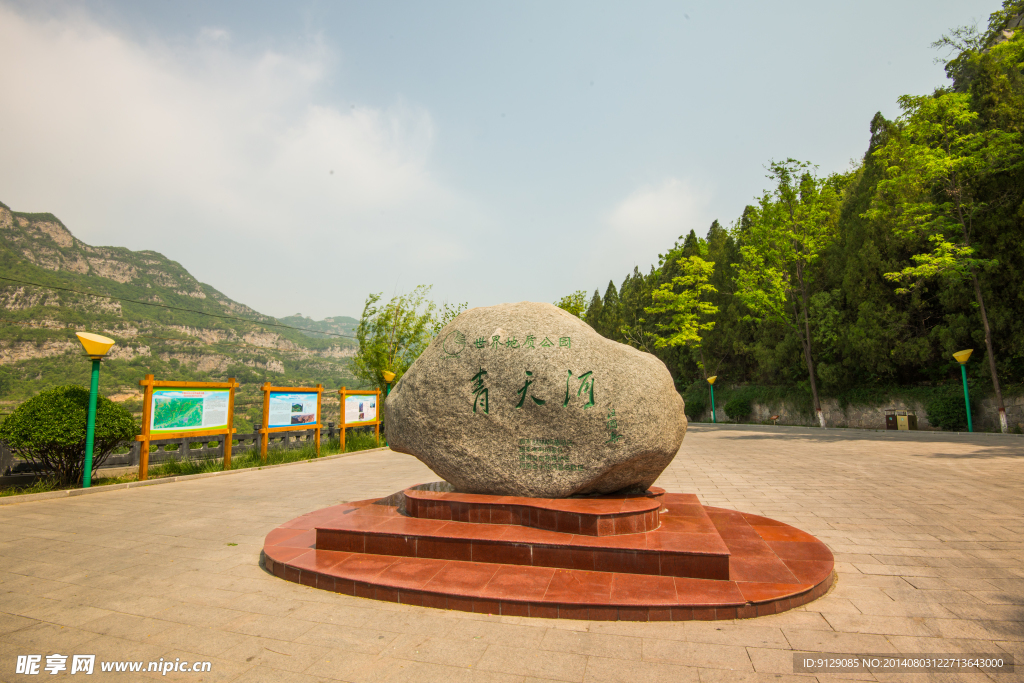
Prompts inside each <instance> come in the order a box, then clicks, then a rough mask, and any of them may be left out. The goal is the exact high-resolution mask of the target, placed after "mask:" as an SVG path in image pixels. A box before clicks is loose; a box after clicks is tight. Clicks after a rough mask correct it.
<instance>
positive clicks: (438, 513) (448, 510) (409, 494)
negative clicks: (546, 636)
mask: <svg viewBox="0 0 1024 683" xmlns="http://www.w3.org/2000/svg"><path fill="white" fill-rule="evenodd" d="M664 494H665V490H664V489H660V488H658V487H657V486H652V487H651V488H650V490H648V491H647V492H646V493H641V494H625V495H611V496H601V497H599V498H591V499H587V498H523V497H519V496H482V495H478V494H472V493H455V492H451V491H431V490H429V489H427V490H424V489H421V488H419V487H413V488H411V489H408V490H406V491H405V510H406V514H408V515H409V516H410V517H418V518H421V519H443V520H447V521H452V522H472V523H475V524H515V525H518V526H528V527H534V528H536V529H547V530H548V531H561V532H565V533H571V534H582V535H586V536H614V535H617V534H635V533H637V532H639V531H653V530H654V529H657V528H658V525H659V521H658V510H659V509H660V508H661V496H663V495H664Z"/></svg>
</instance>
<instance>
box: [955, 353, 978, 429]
mask: <svg viewBox="0 0 1024 683" xmlns="http://www.w3.org/2000/svg"><path fill="white" fill-rule="evenodd" d="M972 353H974V349H964V350H963V351H957V352H956V353H954V354H953V358H956V362H957V363H959V364H960V375H961V376H962V377H963V378H964V405H965V406H966V408H967V431H969V432H973V431H974V426H973V425H972V424H971V397H970V396H968V395H967V359H968V358H970V357H971V354H972Z"/></svg>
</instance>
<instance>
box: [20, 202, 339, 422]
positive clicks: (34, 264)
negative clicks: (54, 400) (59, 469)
mask: <svg viewBox="0 0 1024 683" xmlns="http://www.w3.org/2000/svg"><path fill="white" fill-rule="evenodd" d="M356 324H358V321H356V320H354V319H353V318H347V317H345V316H338V317H335V318H327V319H326V320H323V321H314V320H311V319H309V318H305V317H302V316H290V317H288V318H284V319H282V320H280V321H279V320H276V319H274V318H272V317H270V316H266V315H263V314H261V313H259V312H257V311H255V310H253V309H252V308H250V307H249V306H246V305H245V304H242V303H239V302H237V301H233V300H231V299H230V298H229V297H227V296H225V295H224V294H222V293H221V292H219V291H217V290H216V289H214V288H213V287H211V286H210V285H207V284H204V283H202V282H199V281H198V280H196V279H195V278H194V277H192V275H190V274H189V272H188V271H187V270H186V269H185V268H184V267H183V266H182V265H181V264H179V263H176V262H175V261H171V260H170V259H168V258H166V257H165V256H163V255H161V254H158V253H157V252H155V251H131V250H129V249H125V248H122V247H94V246H91V245H88V244H86V243H84V242H82V241H81V240H79V239H78V238H76V237H75V236H74V235H73V234H72V233H71V231H70V230H68V228H67V227H66V226H65V225H64V224H63V223H62V222H61V221H60V220H59V219H58V218H57V217H55V216H53V215H52V214H48V213H42V214H30V213H20V212H17V211H12V210H11V209H10V208H8V207H7V206H6V205H4V204H2V203H0V400H2V401H4V402H5V403H6V404H8V405H10V404H12V403H18V402H20V401H22V400H24V399H25V398H28V397H29V396H32V395H33V394H35V393H37V392H38V391H41V390H43V389H47V388H50V387H53V386H57V385H60V384H66V383H79V384H86V383H87V382H88V372H89V363H88V362H87V361H86V360H85V359H84V358H83V356H82V349H81V347H80V345H79V343H78V341H77V339H76V338H75V332H78V331H90V332H96V333H99V334H104V335H107V336H109V337H111V338H113V339H114V340H116V342H117V345H116V346H115V347H114V348H113V350H112V351H111V353H110V356H109V357H108V358H109V360H107V361H106V362H105V364H104V368H103V371H102V372H101V373H100V378H101V392H102V393H103V394H104V395H107V396H110V397H112V398H117V399H121V400H125V401H127V402H128V403H130V404H135V403H140V402H139V393H138V388H139V387H138V381H139V380H140V379H141V378H142V376H143V375H145V374H147V373H153V374H154V375H156V376H157V377H158V378H160V379H180V380H188V381H220V380H223V379H225V378H227V377H235V378H237V379H238V380H239V382H241V383H242V384H243V388H242V390H241V392H242V396H240V397H239V402H240V403H241V404H243V405H245V404H246V402H247V401H248V400H249V399H252V400H253V401H255V396H256V394H255V393H254V392H255V391H256V388H257V387H258V385H260V384H262V383H263V382H265V381H270V382H273V383H274V384H276V385H283V386H308V385H312V384H316V383H322V384H323V385H324V386H325V387H328V388H330V389H336V388H338V387H339V386H341V385H347V386H349V387H352V386H355V385H356V380H355V379H354V378H353V376H352V374H351V372H350V371H349V365H350V362H351V358H352V357H353V356H354V355H355V351H356V348H357V345H356V342H355V340H354V339H352V338H350V337H351V336H354V329H355V325H356ZM275 325H285V326H291V327H298V328H304V330H305V331H303V330H297V329H290V328H289V327H282V326H275ZM325 333H334V334H342V335H349V336H341V337H339V336H330V335H329V334H325ZM246 397H248V398H246ZM132 407H133V408H134V407H136V406H134V405H133V406H132ZM0 411H2V408H0Z"/></svg>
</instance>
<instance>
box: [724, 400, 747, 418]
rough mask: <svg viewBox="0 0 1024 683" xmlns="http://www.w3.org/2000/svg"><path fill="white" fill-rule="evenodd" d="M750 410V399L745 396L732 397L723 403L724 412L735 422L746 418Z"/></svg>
mask: <svg viewBox="0 0 1024 683" xmlns="http://www.w3.org/2000/svg"><path fill="white" fill-rule="evenodd" d="M752 411H753V408H752V407H751V405H750V401H749V400H748V399H745V398H734V399H732V400H731V401H729V402H728V403H726V404H725V414H726V415H728V416H729V417H730V418H731V419H733V420H736V421H737V422H741V421H743V420H746V419H747V418H748V417H750V413H751V412H752Z"/></svg>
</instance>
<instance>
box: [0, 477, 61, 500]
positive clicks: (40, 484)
mask: <svg viewBox="0 0 1024 683" xmlns="http://www.w3.org/2000/svg"><path fill="white" fill-rule="evenodd" d="M77 488H78V487H77V486H65V487H64V488H63V489H62V488H60V487H58V486H57V484H56V482H55V481H54V480H53V479H40V480H39V481H37V482H36V483H34V484H31V485H29V486H11V487H9V488H6V489H2V490H0V497H3V496H20V495H22V494H25V493H46V492H47V491H63V490H66V489H77Z"/></svg>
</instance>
